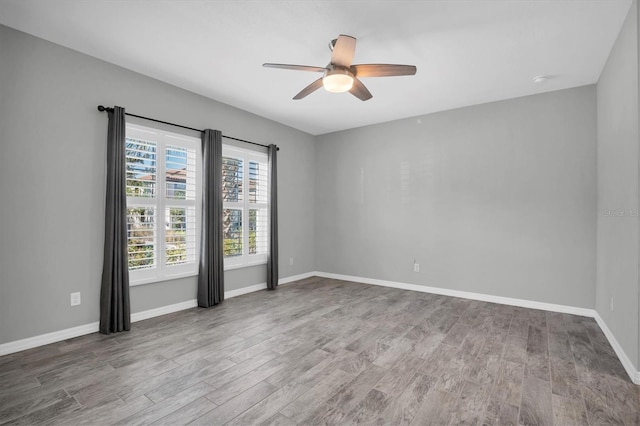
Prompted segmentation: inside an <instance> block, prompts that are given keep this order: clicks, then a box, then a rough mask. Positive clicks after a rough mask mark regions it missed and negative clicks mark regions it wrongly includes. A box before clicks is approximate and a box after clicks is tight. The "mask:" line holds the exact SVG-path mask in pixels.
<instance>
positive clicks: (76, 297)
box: [71, 292, 81, 306]
mask: <svg viewBox="0 0 640 426" xmlns="http://www.w3.org/2000/svg"><path fill="white" fill-rule="evenodd" d="M80 303H81V299H80V292H77V293H71V306H78V305H79V304H80Z"/></svg>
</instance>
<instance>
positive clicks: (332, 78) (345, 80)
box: [322, 68, 353, 93]
mask: <svg viewBox="0 0 640 426" xmlns="http://www.w3.org/2000/svg"><path fill="white" fill-rule="evenodd" d="M322 85H323V86H324V88H325V90H326V91H327V92H331V93H343V92H348V91H349V90H351V88H352V87H353V75H352V74H351V72H350V71H349V70H347V69H340V68H334V69H332V70H329V71H327V72H326V73H325V75H324V77H322Z"/></svg>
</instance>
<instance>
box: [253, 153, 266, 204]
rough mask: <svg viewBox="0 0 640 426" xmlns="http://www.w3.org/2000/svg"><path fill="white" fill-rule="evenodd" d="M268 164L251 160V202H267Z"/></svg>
mask: <svg viewBox="0 0 640 426" xmlns="http://www.w3.org/2000/svg"><path fill="white" fill-rule="evenodd" d="M268 178H269V177H268V176H267V164H266V163H259V162H257V161H250V162H249V202H250V203H266V202H267V201H268V195H267V179H268Z"/></svg>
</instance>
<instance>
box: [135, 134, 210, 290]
mask: <svg viewBox="0 0 640 426" xmlns="http://www.w3.org/2000/svg"><path fill="white" fill-rule="evenodd" d="M125 144H126V156H127V158H126V174H127V177H126V179H127V241H128V251H129V253H128V254H129V275H130V278H131V283H132V284H143V283H147V282H155V281H161V280H165V279H172V278H178V277H182V276H190V275H196V274H197V273H198V244H197V241H198V239H197V235H198V228H199V227H198V220H199V211H198V210H199V209H197V208H196V206H199V202H200V191H199V190H198V188H199V187H200V170H199V166H198V165H199V164H200V139H197V138H193V137H188V136H183V135H178V134H173V133H168V132H164V131H159V130H156V129H151V128H147V127H142V126H137V125H127V136H126V141H125Z"/></svg>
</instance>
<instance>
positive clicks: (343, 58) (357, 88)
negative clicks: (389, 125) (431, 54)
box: [262, 34, 417, 101]
mask: <svg viewBox="0 0 640 426" xmlns="http://www.w3.org/2000/svg"><path fill="white" fill-rule="evenodd" d="M329 49H331V51H332V52H331V61H330V62H329V64H328V65H327V66H326V67H312V66H307V65H289V64H270V63H266V64H262V66H263V67H267V68H281V69H285V70H295V71H311V72H321V73H324V75H323V76H322V77H320V78H319V79H317V80H316V81H314V82H313V83H311V84H310V85H308V86H307V87H305V88H304V89H302V90H301V91H300V93H298V94H297V95H295V96H294V97H293V99H296V100H298V99H302V98H304V97H305V96H307V95H309V94H311V93H313V92H314V91H316V90H318V89H319V88H320V87H322V86H324V88H325V89H326V90H327V91H328V92H333V93H343V92H349V93H351V94H352V95H354V96H355V97H357V98H358V99H360V100H362V101H366V100H368V99H371V98H372V97H373V95H372V94H371V92H369V90H368V89H367V88H366V87H365V86H364V84H362V82H361V81H360V80H359V78H360V77H392V76H398V75H414V74H415V73H416V70H417V69H416V67H415V66H414V65H393V64H360V65H351V61H352V60H353V55H354V53H355V50H356V39H355V37H351V36H348V35H344V34H341V35H339V36H338V38H337V39H335V40H332V41H331V43H329Z"/></svg>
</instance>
